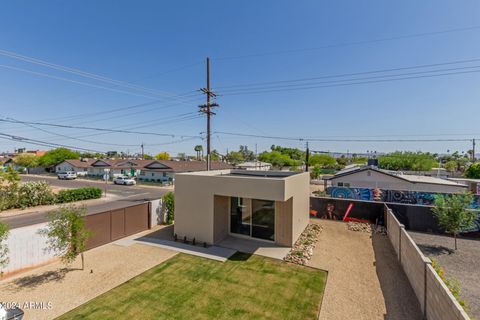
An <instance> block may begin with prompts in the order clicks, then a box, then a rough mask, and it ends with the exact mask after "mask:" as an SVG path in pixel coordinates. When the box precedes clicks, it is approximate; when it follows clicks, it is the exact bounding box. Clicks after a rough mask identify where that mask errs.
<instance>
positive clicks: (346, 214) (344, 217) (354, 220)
mask: <svg viewBox="0 0 480 320" xmlns="http://www.w3.org/2000/svg"><path fill="white" fill-rule="evenodd" d="M352 208H353V202H350V204H349V205H348V207H347V210H346V211H345V214H344V215H343V219H342V221H344V222H349V221H352V222H360V223H370V221H369V220H367V219H357V218H351V217H349V216H348V215H349V214H350V211H352Z"/></svg>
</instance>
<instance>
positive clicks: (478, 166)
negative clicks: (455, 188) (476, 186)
mask: <svg viewBox="0 0 480 320" xmlns="http://www.w3.org/2000/svg"><path fill="white" fill-rule="evenodd" d="M465 177H467V178H470V179H480V162H476V163H474V164H471V165H470V166H469V167H468V168H467V170H466V171H465Z"/></svg>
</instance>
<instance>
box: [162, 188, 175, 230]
mask: <svg viewBox="0 0 480 320" xmlns="http://www.w3.org/2000/svg"><path fill="white" fill-rule="evenodd" d="M162 200H163V209H164V210H165V212H166V213H167V221H166V222H167V224H172V223H173V220H174V216H175V198H174V196H173V192H169V193H166V194H164V195H163V196H162Z"/></svg>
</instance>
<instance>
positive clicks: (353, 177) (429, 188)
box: [330, 169, 466, 193]
mask: <svg viewBox="0 0 480 320" xmlns="http://www.w3.org/2000/svg"><path fill="white" fill-rule="evenodd" d="M412 177H415V176H408V175H403V176H402V175H399V176H394V175H391V174H387V173H383V172H381V171H378V170H373V169H370V170H358V171H353V172H351V173H346V174H340V175H339V176H338V177H336V176H333V177H332V178H331V179H330V182H331V185H332V186H334V187H347V188H368V189H374V188H379V189H388V190H405V191H420V192H438V193H455V192H462V191H466V187H465V185H462V184H457V183H454V182H452V181H448V180H443V179H436V178H432V177H420V178H419V179H418V181H411V180H410V179H411V178H412ZM421 179H424V180H426V181H428V182H423V181H422V180H421ZM430 180H431V181H430ZM435 181H438V183H436V182H435Z"/></svg>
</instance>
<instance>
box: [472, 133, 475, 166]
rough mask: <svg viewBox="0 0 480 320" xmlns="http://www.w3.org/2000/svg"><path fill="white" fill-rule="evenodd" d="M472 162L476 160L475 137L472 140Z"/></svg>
mask: <svg viewBox="0 0 480 320" xmlns="http://www.w3.org/2000/svg"><path fill="white" fill-rule="evenodd" d="M472 151H473V152H472V162H475V138H473V140H472Z"/></svg>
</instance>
